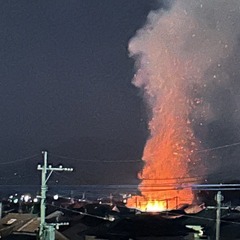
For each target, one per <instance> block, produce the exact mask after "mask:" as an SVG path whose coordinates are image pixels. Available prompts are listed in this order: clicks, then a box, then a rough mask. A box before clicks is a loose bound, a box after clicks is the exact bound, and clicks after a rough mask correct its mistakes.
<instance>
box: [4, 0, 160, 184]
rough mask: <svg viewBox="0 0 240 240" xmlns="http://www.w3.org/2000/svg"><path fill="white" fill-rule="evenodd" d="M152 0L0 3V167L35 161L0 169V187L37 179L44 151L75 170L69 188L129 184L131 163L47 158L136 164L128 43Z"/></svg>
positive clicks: (138, 149)
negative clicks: (88, 184)
mask: <svg viewBox="0 0 240 240" xmlns="http://www.w3.org/2000/svg"><path fill="white" fill-rule="evenodd" d="M154 2H155V1H150V0H120V1H110V0H101V1H99V0H75V1H65V0H57V1H29V0H28V1H26V0H22V1H19V0H11V1H8V0H1V1H0V3H1V7H0V36H1V37H0V46H1V48H0V55H1V57H0V79H1V80H0V91H1V92H0V97H1V105H0V112H1V115H0V129H1V135H0V136H1V137H0V149H1V158H0V164H1V163H5V162H8V161H14V160H16V159H19V158H23V157H28V156H31V155H35V154H38V156H36V157H35V158H33V159H29V160H27V161H25V162H16V163H13V164H2V165H0V167H1V173H0V174H1V176H2V179H1V180H2V182H0V184H11V183H15V182H16V181H17V183H19V184H21V183H26V181H27V182H29V178H26V177H25V175H26V176H32V175H36V174H37V170H36V165H37V163H38V162H41V150H43V149H47V150H48V151H49V153H50V155H49V160H50V161H52V162H53V163H58V162H60V161H61V163H64V164H65V165H69V164H72V165H74V167H75V174H73V175H68V176H69V177H70V176H74V178H72V181H71V183H73V184H75V183H76V184H81V183H85V184H87V183H110V182H120V183H122V182H129V181H134V179H135V180H136V174H137V172H138V170H139V163H138V164H135V163H117V164H116V163H112V164H110V163H107V164H102V163H100V162H99V163H97V164H96V163H93V162H91V163H86V162H85V163H83V162H81V161H77V160H75V161H70V159H68V158H66V159H56V157H55V158H54V156H53V155H51V154H56V155H60V156H68V157H72V158H77V159H85V160H86V159H95V160H99V161H102V160H116V161H119V160H130V159H133V160H134V159H139V158H141V156H142V151H143V147H144V143H145V141H146V138H147V130H146V129H147V127H146V117H145V116H146V114H145V111H144V104H143V100H142V98H141V95H140V93H139V90H138V89H136V88H135V87H134V86H133V85H132V84H131V79H132V77H133V74H134V61H133V60H132V59H130V58H129V56H128V42H129V40H130V38H131V37H133V36H134V34H135V33H136V30H137V29H139V28H140V27H141V26H142V25H143V24H144V23H145V21H146V16H147V14H148V13H149V11H150V10H151V9H154V8H156V7H157V6H156V3H154ZM104 172H105V173H106V172H109V174H108V175H107V176H105V178H102V177H99V176H100V175H101V174H102V173H104ZM24 174H25V175H24ZM84 174H85V175H84ZM80 175H81V178H78V177H76V176H80ZM96 175H98V176H97V177H96ZM113 178H114V180H113ZM31 183H32V184H35V183H36V184H37V182H31Z"/></svg>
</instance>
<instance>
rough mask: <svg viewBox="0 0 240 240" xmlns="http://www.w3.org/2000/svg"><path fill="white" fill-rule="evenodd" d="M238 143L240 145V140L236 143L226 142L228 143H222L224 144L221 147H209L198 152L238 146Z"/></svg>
mask: <svg viewBox="0 0 240 240" xmlns="http://www.w3.org/2000/svg"><path fill="white" fill-rule="evenodd" d="M238 145H240V142H236V143H232V144H226V145H222V146H219V147H213V148H207V149H203V150H199V151H197V152H198V153H201V152H210V151H213V150H217V149H222V148H228V147H234V146H238Z"/></svg>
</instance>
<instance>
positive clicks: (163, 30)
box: [129, 0, 240, 198]
mask: <svg viewBox="0 0 240 240" xmlns="http://www.w3.org/2000/svg"><path fill="white" fill-rule="evenodd" d="M169 3H171V4H169V5H171V7H169V8H168V9H159V10H157V11H152V12H150V14H149V16H148V18H147V23H146V25H145V26H144V27H143V28H142V29H140V30H138V31H137V33H136V35H135V36H134V37H133V38H132V39H131V40H130V43H129V52H130V56H131V57H133V58H134V59H135V60H136V74H135V77H134V79H133V84H134V85H135V86H136V87H138V88H140V89H142V92H143V95H144V98H145V100H146V102H147V105H148V109H149V134H150V136H149V140H148V141H147V144H146V147H145V151H144V156H143V159H144V160H145V167H144V169H143V172H142V173H141V174H140V177H141V178H142V179H143V181H142V184H141V187H142V189H141V187H140V189H141V190H142V192H143V195H145V196H146V195H147V192H144V186H145V187H146V185H148V186H149V182H148V183H146V181H147V180H149V181H150V180H151V179H152V180H153V179H155V180H156V179H157V178H171V177H172V178H173V177H176V178H183V177H184V176H185V177H192V176H196V174H197V175H204V173H206V169H207V173H208V174H209V176H210V175H211V174H212V173H216V174H217V173H219V172H221V171H222V170H223V167H225V166H226V165H228V164H227V163H224V162H225V160H226V158H227V156H228V163H229V162H231V164H235V165H236V164H237V163H236V158H235V156H236V155H237V153H239V150H237V147H235V148H231V155H229V151H230V150H228V149H220V150H219V151H209V152H204V151H202V150H203V149H206V148H213V147H216V146H220V145H224V144H230V143H233V142H236V141H239V139H240V134H239V133H240V125H239V119H240V115H239V111H240V104H238V103H239V102H240V101H239V100H240V82H239V76H240V48H239V33H240V25H239V24H238V23H239V22H240V1H239V0H177V1H171V2H169ZM239 148H240V147H239ZM239 148H238V149H239ZM223 151H225V152H224V153H223ZM230 158H231V159H230ZM169 169H170V170H169ZM165 173H166V174H165ZM215 177H216V176H215ZM219 177H220V176H219ZM221 177H223V175H221ZM144 179H146V180H144ZM215 179H216V178H215ZM155 184H156V181H155ZM190 195H191V194H190ZM150 198H156V196H155V197H153V196H151V197H150Z"/></svg>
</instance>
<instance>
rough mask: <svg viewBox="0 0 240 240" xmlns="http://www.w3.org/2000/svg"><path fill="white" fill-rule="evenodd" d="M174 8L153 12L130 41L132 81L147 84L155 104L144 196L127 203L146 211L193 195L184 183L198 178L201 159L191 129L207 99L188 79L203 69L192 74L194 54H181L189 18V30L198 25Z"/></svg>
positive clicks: (146, 151) (151, 103)
mask: <svg viewBox="0 0 240 240" xmlns="http://www.w3.org/2000/svg"><path fill="white" fill-rule="evenodd" d="M174 14H175V16H174V17H173V18H172V17H169V14H165V15H164V14H162V13H161V14H159V15H160V17H159V16H152V17H153V19H154V20H151V21H150V24H149V25H147V26H145V28H144V29H143V30H141V31H139V32H138V34H137V35H136V36H135V37H134V38H133V39H132V40H131V41H130V44H129V50H130V53H131V55H133V56H137V58H138V62H137V64H138V66H137V67H138V71H137V73H136V75H135V78H134V81H133V83H134V84H135V85H136V86H137V87H141V88H143V90H144V94H145V97H146V100H147V103H148V106H149V107H150V109H151V119H150V121H149V124H148V125H149V131H150V138H149V140H148V141H147V143H146V146H145V149H144V154H143V160H144V161H145V165H144V168H143V170H142V172H141V173H140V174H139V178H140V179H141V184H140V186H139V189H140V191H141V196H136V197H133V198H131V199H129V201H128V206H130V207H137V208H140V209H141V210H144V211H156V210H157V211H161V210H163V209H173V208H176V207H177V205H179V204H182V203H192V201H193V200H194V194H193V193H192V191H191V189H187V188H182V184H183V183H184V182H186V181H187V182H190V181H191V182H194V181H196V179H195V178H194V177H193V176H194V173H193V172H192V169H193V168H194V166H195V165H196V164H198V161H199V159H198V158H197V157H196V156H193V155H194V154H195V152H196V150H197V149H198V145H199V142H198V141H197V139H196V138H195V136H194V132H193V129H192V124H193V122H194V117H193V116H192V115H191V113H192V112H193V108H194V107H195V106H196V105H201V104H202V99H201V98H197V97H196V95H194V91H195V88H194V84H192V85H191V84H189V81H188V79H189V78H191V79H198V75H199V71H196V73H195V75H192V76H191V75H190V74H191V72H193V73H194V68H195V66H194V65H193V59H191V58H190V57H189V56H188V55H187V54H185V55H182V54H180V53H179V49H180V48H182V47H183V45H184V44H183V42H182V41H181V39H183V40H184V39H185V35H184V34H186V33H183V32H182V28H183V27H185V25H184V24H188V32H189V33H191V31H193V30H194V29H195V27H196V25H195V22H194V21H193V20H192V19H191V18H188V16H187V15H185V16H182V15H181V14H182V13H180V14H179V13H174ZM179 39H180V40H179ZM189 92H191V94H189ZM198 167H199V166H198ZM201 170H202V169H199V171H198V173H199V174H201Z"/></svg>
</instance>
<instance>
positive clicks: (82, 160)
mask: <svg viewBox="0 0 240 240" xmlns="http://www.w3.org/2000/svg"><path fill="white" fill-rule="evenodd" d="M48 155H49V156H53V157H58V158H62V159H67V160H74V161H79V162H95V163H130V162H133V163H136V162H142V161H143V160H142V159H137V160H116V161H115V160H97V159H96V160H95V159H81V158H72V157H68V156H62V155H57V154H52V153H49V154H48Z"/></svg>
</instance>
